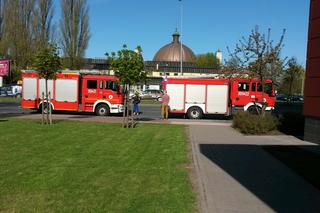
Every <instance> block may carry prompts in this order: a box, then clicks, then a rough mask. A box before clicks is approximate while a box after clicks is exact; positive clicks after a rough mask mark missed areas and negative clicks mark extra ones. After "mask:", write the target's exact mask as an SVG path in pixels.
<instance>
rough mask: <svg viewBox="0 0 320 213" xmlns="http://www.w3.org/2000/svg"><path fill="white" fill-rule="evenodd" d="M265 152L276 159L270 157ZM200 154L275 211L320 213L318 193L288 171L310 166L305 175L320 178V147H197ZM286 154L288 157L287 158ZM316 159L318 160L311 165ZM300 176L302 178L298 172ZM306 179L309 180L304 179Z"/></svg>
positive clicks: (215, 145) (213, 145)
mask: <svg viewBox="0 0 320 213" xmlns="http://www.w3.org/2000/svg"><path fill="white" fill-rule="evenodd" d="M302 148H303V149H302ZM264 149H266V150H268V152H269V153H272V156H276V158H274V157H271V156H270V155H269V154H268V152H265V151H264ZM297 149H299V151H297ZM312 149H314V150H312ZM310 150H311V152H310ZM200 151H201V153H202V154H203V155H204V156H206V157H207V158H208V159H209V160H211V161H212V162H213V163H215V164H216V165H218V166H219V167H220V168H221V169H222V170H224V171H225V172H226V173H228V174H229V175H230V176H232V177H233V178H234V179H235V180H236V181H237V182H239V183H240V184H241V185H242V186H244V187H245V188H246V189H247V190H249V191H250V192H251V193H253V194H254V195H255V196H256V197H258V198H259V199H260V200H261V201H263V202H264V203H266V204H267V205H268V206H269V207H270V208H272V209H273V210H274V211H276V212H320V191H319V190H317V189H316V188H315V187H313V186H312V185H310V184H308V183H307V182H306V181H304V180H303V179H302V178H301V177H300V176H298V175H296V174H295V173H294V172H292V170H291V169H289V168H288V167H290V168H293V167H292V166H290V165H293V164H296V163H298V164H299V165H298V166H294V168H293V169H294V170H296V167H301V168H305V166H306V164H310V165H309V166H310V168H309V169H308V172H305V175H311V176H314V178H315V179H317V177H319V157H320V156H319V154H316V153H317V152H318V151H320V150H319V146H308V147H306V148H305V147H292V146H283V147H282V146H257V145H235V144H232V145H229V144H228V145H226V144H200ZM288 151H289V152H291V153H290V154H288V153H287V152H288ZM313 151H314V152H313ZM273 153H276V154H273ZM318 153H319V152H318ZM283 155H284V156H285V157H283ZM297 155H299V157H297ZM308 155H312V157H308ZM280 156H282V157H280ZM296 157H297V158H296ZM284 158H285V160H284ZM277 159H280V160H281V161H283V163H284V164H285V165H288V164H290V165H288V167H285V166H284V165H283V164H281V163H279V161H278V160H277ZM288 159H289V160H288ZM295 159H300V160H295ZM315 159H317V160H316V161H315V162H312V161H314V160H315ZM300 170H301V169H300ZM312 170H313V172H312ZM299 174H300V175H302V174H301V172H300V173H299ZM302 176H304V175H302ZM305 179H308V178H306V177H305ZM212 181H214V180H212ZM319 181H320V179H318V180H317V182H318V183H319ZM227 187H228V186H226V189H227Z"/></svg>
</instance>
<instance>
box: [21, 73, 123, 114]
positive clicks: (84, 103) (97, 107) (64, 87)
mask: <svg viewBox="0 0 320 213" xmlns="http://www.w3.org/2000/svg"><path fill="white" fill-rule="evenodd" d="M44 92H45V80H44V79H40V78H39V76H38V74H37V73H36V72H35V71H23V72H22V101H21V106H22V108H30V109H38V110H41V109H42V104H44V103H45V100H43V99H42V94H43V93H44ZM49 92H50V94H51V96H52V100H51V108H52V109H53V110H68V111H78V112H95V113H96V114H97V115H100V116H106V115H109V113H120V112H123V103H124V95H123V94H122V92H121V86H119V84H118V78H117V77H115V76H108V75H98V74H97V75H94V74H88V73H81V72H79V71H63V72H59V73H57V74H56V78H55V79H54V80H48V93H49ZM46 105H47V104H46Z"/></svg>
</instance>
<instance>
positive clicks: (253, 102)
mask: <svg viewBox="0 0 320 213" xmlns="http://www.w3.org/2000/svg"><path fill="white" fill-rule="evenodd" d="M261 103H266V104H267V107H266V110H273V109H274V105H275V92H274V88H273V83H272V80H271V79H264V92H263V90H262V83H261V81H260V80H259V79H257V78H234V79H231V80H230V104H231V106H232V107H233V108H236V109H242V110H244V111H254V110H256V109H255V107H256V106H257V107H259V108H262V104H261Z"/></svg>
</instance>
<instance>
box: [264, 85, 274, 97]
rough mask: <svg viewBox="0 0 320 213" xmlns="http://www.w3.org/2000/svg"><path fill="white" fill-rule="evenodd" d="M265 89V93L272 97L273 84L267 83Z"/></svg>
mask: <svg viewBox="0 0 320 213" xmlns="http://www.w3.org/2000/svg"><path fill="white" fill-rule="evenodd" d="M264 87H265V90H264V91H265V93H267V94H269V95H271V94H272V83H266V84H265V85H264Z"/></svg>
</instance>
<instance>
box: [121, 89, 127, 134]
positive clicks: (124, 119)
mask: <svg viewBox="0 0 320 213" xmlns="http://www.w3.org/2000/svg"><path fill="white" fill-rule="evenodd" d="M124 92H125V86H124ZM126 112H127V96H126V95H125V96H124V103H123V113H122V114H123V117H122V128H125V123H126Z"/></svg>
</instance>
